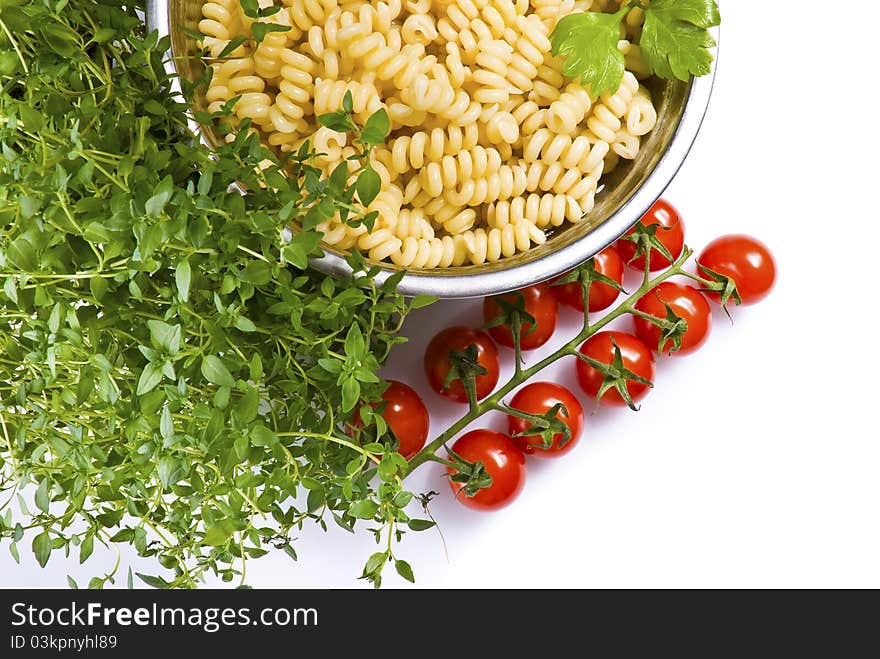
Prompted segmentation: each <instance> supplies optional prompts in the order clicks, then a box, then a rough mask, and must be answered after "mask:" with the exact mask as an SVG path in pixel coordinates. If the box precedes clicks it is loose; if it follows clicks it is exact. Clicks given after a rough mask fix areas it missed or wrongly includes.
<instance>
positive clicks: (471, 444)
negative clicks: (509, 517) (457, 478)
mask: <svg viewBox="0 0 880 659" xmlns="http://www.w3.org/2000/svg"><path fill="white" fill-rule="evenodd" d="M452 451H453V452H454V453H456V454H457V455H459V456H461V457H462V458H464V459H465V460H467V461H468V462H482V463H483V466H484V467H485V468H486V471H487V472H488V473H489V475H490V476H491V477H492V485H490V486H489V487H487V488H484V489H482V490H480V491H479V492H477V494H476V495H475V496H472V497H469V496H467V495H466V494H465V493H464V492H461V491H460V490H461V489H462V488H463V487H464V484H463V483H455V482H453V481H449V485H450V487H451V488H452V492H453V493H454V494H455V498H456V499H457V500H458V501H460V502H461V503H462V504H464V505H465V506H467V507H468V508H473V509H474V510H498V509H499V508H503V507H504V506H506V505H508V504H510V503H511V502H512V501H513V500H514V499H516V498H517V497H518V496H519V493H520V492H522V488H523V485H525V480H526V458H525V456H524V455H523V452H522V451H521V450H520V449H519V447H518V446H517V445H516V444H515V443H514V441H513V440H512V439H511V438H510V437H508V436H507V435H504V434H502V433H500V432H494V431H492V430H472V431H471V432H469V433H467V434H465V435H462V436H461V437H459V438H458V440H457V441H456V442H455V444H453V445H452ZM446 471H447V473H449V474H455V473H457V472H456V470H455V469H453V468H452V467H447V468H446Z"/></svg>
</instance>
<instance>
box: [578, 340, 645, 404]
mask: <svg viewBox="0 0 880 659" xmlns="http://www.w3.org/2000/svg"><path fill="white" fill-rule="evenodd" d="M615 344H616V345H617V347H618V348H620V356H621V358H622V361H623V367H624V368H625V369H627V370H628V371H631V372H632V373H635V374H636V375H638V376H639V377H642V378H645V379H646V380H651V381H653V379H654V356H653V355H652V354H651V350H650V349H649V348H648V346H646V345H645V344H644V343H643V342H642V341H641V339H639V338H637V337H635V336H633V335H632V334H627V333H625V332H599V333H598V334H595V335H594V336H591V337H590V338H589V339H587V340H586V342H585V343H584V344H583V345H582V346H581V347H580V351H581V354H583V355H586V356H587V357H590V358H591V359H594V360H596V361H597V362H603V363H605V364H612V363H613V362H614V353H615V351H614V345H615ZM577 377H578V382H579V383H580V385H581V388H582V389H583V390H584V393H586V394H587V395H588V396H591V397H593V398H595V397H596V396H598V395H599V391H600V389H601V388H602V384H603V382H604V381H605V376H604V375H603V374H602V373H601V372H600V371H598V370H597V369H596V368H594V367H593V366H591V365H590V364H587V363H586V362H585V361H583V360H582V359H578V362H577ZM626 390H627V392H628V393H629V397H630V398H631V399H632V401H633V403H635V402H638V401H639V400H641V399H642V398H644V397H645V396H647V395H648V391H649V390H650V387H649V386H648V385H646V384H644V383H642V382H638V381H637V380H631V379H629V380H627V382H626ZM599 402H600V403H602V404H604V405H626V401H625V400H624V398H623V396H621V395H620V392H619V391H617V389H614V388H611V389H609V390H608V391H606V392H605V393H604V394H603V395H602V398H601V399H600V401H599Z"/></svg>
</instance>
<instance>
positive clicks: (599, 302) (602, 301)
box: [553, 247, 623, 312]
mask: <svg viewBox="0 0 880 659" xmlns="http://www.w3.org/2000/svg"><path fill="white" fill-rule="evenodd" d="M593 263H594V267H595V268H596V271H597V272H598V273H599V274H601V275H604V276H606V277H608V278H609V279H613V280H614V281H616V282H617V283H618V284H622V283H623V259H621V258H620V254H619V253H618V251H617V250H616V249H615V248H614V247H606V248H605V249H603V250H602V251H601V252H599V253H598V254H596V256H594V257H593ZM553 292H554V293H555V294H556V297H557V298H558V299H559V301H560V302H561V303H562V304H566V305H568V306H570V307H574V308H575V309H577V310H578V311H583V310H584V298H583V295H581V285H580V283H578V282H574V283H571V284H562V285H560V286H554V287H553ZM619 295H620V291H618V290H617V289H616V288H614V287H613V286H609V285H608V284H602V283H595V282H594V283H592V284H590V311H592V312H596V311H602V310H604V309H607V308H608V307H610V306H611V305H612V304H614V302H615V300H617V297H618V296H619Z"/></svg>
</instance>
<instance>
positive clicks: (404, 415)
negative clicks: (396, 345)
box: [382, 380, 431, 460]
mask: <svg viewBox="0 0 880 659" xmlns="http://www.w3.org/2000/svg"><path fill="white" fill-rule="evenodd" d="M382 399H383V400H385V401H387V402H386V404H385V409H384V410H383V411H382V418H383V419H385V421H386V423H387V424H388V427H389V428H391V430H392V432H393V433H394V435H395V436H396V437H397V441H398V442H400V447H399V448H398V451H399V452H400V454H401V455H402V456H403V457H405V458H406V459H407V460H409V459H410V458H411V457H413V456H414V455H415V454H416V453H418V452H419V451H420V450H422V447H423V446H424V445H425V442H426V441H427V439H428V428H429V426H430V423H431V420H430V418H429V416H428V408H427V407H425V403H424V402H423V401H422V399H421V397H420V396H419V395H418V394H417V393H416V391H415V389H413V388H412V387H410V386H409V385H406V384H404V383H403V382H397V381H396V380H391V381H390V383H389V385H388V388H387V389H386V390H385V391H384V393H383V394H382Z"/></svg>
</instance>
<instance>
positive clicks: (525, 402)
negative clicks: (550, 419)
mask: <svg viewBox="0 0 880 659" xmlns="http://www.w3.org/2000/svg"><path fill="white" fill-rule="evenodd" d="M559 403H562V404H563V405H565V409H566V411H567V413H566V412H563V411H562V410H559V412H558V413H557V414H556V418H557V419H559V420H560V421H562V422H563V423H564V424H565V425H567V426H568V428H569V430H571V437H570V438H569V439H568V441H567V442H565V444H563V445H562V446H560V445H559V444H560V442H561V441H562V438H563V437H564V435H563V434H562V433H558V434H556V435H554V436H553V443H552V444H551V445H550V448H546V449H545V448H544V440H543V438H542V437H541V436H540V435H531V436H526V437H513V441H515V442H516V443H517V444H518V445H519V447H520V448H521V449H522V451H523V453H525V454H526V455H535V456H538V457H541V458H556V457H559V456H560V455H565V454H566V453H568V452H569V451H571V449H573V448H574V445H575V444H577V442H578V439H580V436H581V429H582V427H583V424H584V410H583V408H582V407H581V404H580V402H579V401H578V399H577V398H575V395H574V394H573V393H571V392H570V391H569V390H568V389H566V388H565V387H562V386H560V385H558V384H553V383H552V382H533V383H532V384H530V385H527V386H525V387H523V388H522V389H520V390H519V391H518V392H517V393H516V395H515V396H514V397H513V400H511V401H510V406H511V407H512V408H514V409H517V410H521V411H523V412H526V413H527V414H535V415H538V416H542V415H544V414H546V413H547V412H549V411H550V410H551V409H553V407H555V406H556V405H558V404H559ZM531 425H532V424H531V423H530V422H529V421H527V420H526V419H522V418H520V417H518V416H514V415H512V414H508V415H507V429H508V432H509V433H510V434H511V436H514V435H519V434H521V433H524V432H526V431H527V430H528V429H529V428H530V427H531Z"/></svg>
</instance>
